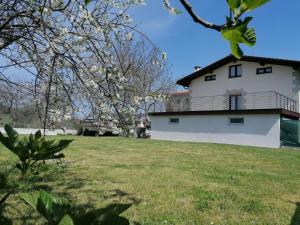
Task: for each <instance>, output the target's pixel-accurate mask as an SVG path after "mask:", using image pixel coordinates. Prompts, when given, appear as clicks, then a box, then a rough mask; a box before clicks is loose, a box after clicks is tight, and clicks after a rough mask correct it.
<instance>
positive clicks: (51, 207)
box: [21, 190, 69, 224]
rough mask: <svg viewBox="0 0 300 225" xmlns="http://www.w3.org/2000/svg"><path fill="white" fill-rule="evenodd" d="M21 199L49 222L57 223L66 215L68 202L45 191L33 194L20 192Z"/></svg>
mask: <svg viewBox="0 0 300 225" xmlns="http://www.w3.org/2000/svg"><path fill="white" fill-rule="evenodd" d="M21 197H22V199H23V200H24V201H25V202H26V203H27V204H28V205H30V206H31V207H32V208H33V209H35V210H37V211H38V212H39V213H40V214H41V215H42V216H43V217H44V218H45V219H46V220H48V221H49V222H50V223H55V224H57V223H58V222H59V221H61V219H62V218H63V217H64V216H65V215H66V212H67V210H68V209H69V203H68V201H67V200H65V199H63V198H56V197H54V196H52V195H51V194H49V193H48V192H46V191H43V190H41V191H39V192H36V193H33V194H27V193H24V194H21Z"/></svg>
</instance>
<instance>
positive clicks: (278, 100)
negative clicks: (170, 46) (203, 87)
mask: <svg viewBox="0 0 300 225" xmlns="http://www.w3.org/2000/svg"><path fill="white" fill-rule="evenodd" d="M240 98H241V99H240V102H239V104H238V109H241V110H243V109H286V110H289V111H293V112H298V104H297V101H296V100H294V99H291V98H289V97H287V96H284V95H282V94H280V93H278V92H276V91H266V92H246V93H242V94H241V97H240ZM172 108H173V109H174V110H171V111H186V106H185V107H184V109H183V108H182V109H181V108H180V107H176V106H175V107H172ZM189 109H190V110H192V111H215V110H230V108H229V96H228V95H215V96H202V97H193V98H190V107H189Z"/></svg>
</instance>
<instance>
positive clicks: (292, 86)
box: [150, 55, 300, 148]
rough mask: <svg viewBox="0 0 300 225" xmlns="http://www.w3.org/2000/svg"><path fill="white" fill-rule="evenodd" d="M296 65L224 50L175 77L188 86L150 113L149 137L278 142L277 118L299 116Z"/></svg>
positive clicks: (279, 127) (295, 134)
mask: <svg viewBox="0 0 300 225" xmlns="http://www.w3.org/2000/svg"><path fill="white" fill-rule="evenodd" d="M299 71H300V61H293V60H285V59H274V58H264V57H254V56H244V57H243V58H242V59H241V60H237V59H235V58H234V57H233V56H231V55H229V56H227V57H225V58H223V59H221V60H218V61H217V62H214V63H212V64H211V65H208V66H207V67H204V68H202V69H199V70H197V71H195V72H194V73H192V74H190V75H188V76H186V77H184V78H182V79H180V80H178V81H177V84H179V85H181V86H183V87H184V88H186V89H188V90H187V91H186V92H182V93H180V94H175V95H171V97H170V101H169V102H168V104H167V107H166V112H159V113H151V114H150V116H151V121H152V130H151V137H152V138H153V139H165V140H178V141H198V142H210V143H227V144H239V145H252V146H263V147H276V148H277V147H280V146H281V145H282V138H281V137H282V130H283V129H284V127H283V124H286V121H290V120H291V121H298V120H299V112H300V108H299V107H300V104H299V101H300V72H299ZM183 93H184V94H183ZM187 104H188V105H187ZM283 121H284V122H283ZM296 124H297V123H296ZM293 130H294V131H293V133H292V136H293V138H294V139H295V141H296V142H297V141H298V139H299V138H298V136H299V135H298V134H299V133H300V132H299V131H298V127H297V126H293Z"/></svg>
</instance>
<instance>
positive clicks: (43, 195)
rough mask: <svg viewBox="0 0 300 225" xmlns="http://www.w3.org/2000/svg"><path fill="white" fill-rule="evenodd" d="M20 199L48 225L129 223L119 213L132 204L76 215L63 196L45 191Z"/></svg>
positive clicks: (113, 224)
mask: <svg viewBox="0 0 300 225" xmlns="http://www.w3.org/2000/svg"><path fill="white" fill-rule="evenodd" d="M21 196H22V199H23V200H24V201H25V202H26V203H27V204H28V205H30V206H31V207H32V208H33V209H35V210H36V211H38V212H39V213H40V214H41V215H42V216H43V217H44V218H45V219H46V220H47V222H48V225H82V224H85V225H96V224H97V225H129V224H130V223H129V221H128V220H127V219H126V218H124V217H121V216H120V214H121V213H122V212H124V211H126V210H127V209H128V208H130V206H131V205H132V204H112V205H109V206H107V207H105V208H103V209H98V210H93V211H89V212H85V213H81V214H80V215H78V213H76V210H74V208H73V207H72V206H71V205H70V204H69V202H68V201H67V200H66V199H64V198H57V197H54V196H53V195H51V194H50V193H48V192H46V191H43V190H41V191H39V192H35V193H33V194H28V193H25V194H22V195H21Z"/></svg>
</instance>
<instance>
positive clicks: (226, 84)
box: [190, 61, 300, 110]
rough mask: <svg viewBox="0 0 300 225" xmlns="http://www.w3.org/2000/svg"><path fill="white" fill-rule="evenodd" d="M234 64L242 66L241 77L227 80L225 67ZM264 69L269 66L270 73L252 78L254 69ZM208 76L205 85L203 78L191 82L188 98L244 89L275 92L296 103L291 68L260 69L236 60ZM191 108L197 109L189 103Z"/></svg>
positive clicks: (223, 93) (296, 89)
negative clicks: (211, 79)
mask: <svg viewBox="0 0 300 225" xmlns="http://www.w3.org/2000/svg"><path fill="white" fill-rule="evenodd" d="M238 64H242V77H238V78H228V73H229V72H228V71H229V66H231V65H238ZM268 66H272V68H273V72H272V73H267V74H260V75H256V69H257V68H261V67H268ZM212 74H215V75H216V80H215V81H207V82H205V81H204V77H205V76H201V77H199V78H196V79H194V80H192V82H191V84H190V90H191V97H202V96H214V95H225V93H226V91H227V90H229V91H230V90H234V89H244V90H243V91H245V92H264V91H276V92H278V93H281V94H283V95H285V96H287V97H290V98H293V99H295V100H298V102H299V93H300V92H299V87H300V83H299V81H300V79H299V73H298V75H297V76H298V78H297V76H295V74H297V73H296V71H295V70H294V69H293V68H292V67H288V66H280V65H269V64H265V65H264V66H261V65H260V64H259V63H255V62H245V61H237V62H236V63H229V64H227V65H224V66H222V67H220V68H218V69H216V70H214V71H213V72H212V73H211V74H207V75H212ZM298 105H300V104H298ZM191 108H192V110H197V109H196V107H193V104H192V106H191Z"/></svg>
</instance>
